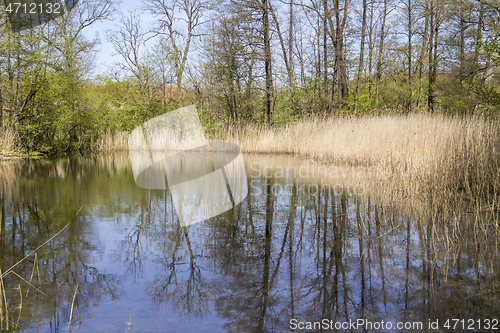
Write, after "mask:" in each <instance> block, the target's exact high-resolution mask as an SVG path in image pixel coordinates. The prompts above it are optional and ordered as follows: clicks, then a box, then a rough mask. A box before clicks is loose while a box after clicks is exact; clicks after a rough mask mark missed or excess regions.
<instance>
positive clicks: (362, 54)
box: [354, 0, 366, 116]
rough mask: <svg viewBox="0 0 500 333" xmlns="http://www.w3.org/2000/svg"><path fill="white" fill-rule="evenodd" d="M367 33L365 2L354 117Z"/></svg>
mask: <svg viewBox="0 0 500 333" xmlns="http://www.w3.org/2000/svg"><path fill="white" fill-rule="evenodd" d="M365 31H366V0H363V21H362V23H361V47H360V49H359V66H358V78H357V80H356V99H355V101H354V115H355V116H357V115H358V106H359V90H360V88H361V75H362V74H363V58H364V52H365Z"/></svg>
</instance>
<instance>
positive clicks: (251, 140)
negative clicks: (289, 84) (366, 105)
mask: <svg viewBox="0 0 500 333" xmlns="http://www.w3.org/2000/svg"><path fill="white" fill-rule="evenodd" d="M218 139H221V140H224V141H231V142H235V143H237V144H239V145H240V147H242V150H243V151H244V152H249V153H273V154H274V153H287V154H293V155H298V156H301V157H304V158H308V159H312V160H318V161H320V162H323V163H328V164H337V165H338V164H340V165H356V166H370V167H372V168H373V167H375V168H377V169H378V171H377V172H376V173H372V174H377V175H384V177H380V178H379V179H373V180H372V181H375V183H376V184H377V186H375V187H373V188H372V191H373V192H379V194H380V195H382V196H384V197H389V198H391V199H395V200H399V199H410V201H418V202H427V203H428V202H436V203H437V202H438V201H439V202H441V203H442V204H446V205H447V206H450V203H451V202H452V201H453V202H457V201H460V202H464V201H466V202H474V203H481V204H482V205H483V206H485V205H487V206H488V205H489V206H490V207H491V206H496V205H497V204H498V197H497V195H498V193H499V192H500V167H499V166H500V165H499V164H500V131H499V127H498V125H497V124H494V123H493V122H490V121H488V120H485V119H482V118H449V117H445V116H440V115H439V116H438V115H435V116H429V115H418V114H412V115H408V116H394V115H388V116H377V117H366V118H359V119H357V118H329V119H312V120H307V121H303V122H299V123H295V124H291V125H288V126H286V127H284V128H280V129H270V128H258V127H255V126H254V127H252V126H249V127H245V128H243V129H240V130H231V131H228V132H225V133H219V135H218Z"/></svg>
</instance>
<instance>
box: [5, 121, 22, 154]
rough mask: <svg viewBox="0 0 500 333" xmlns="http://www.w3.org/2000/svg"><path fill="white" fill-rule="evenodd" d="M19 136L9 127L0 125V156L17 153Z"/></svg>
mask: <svg viewBox="0 0 500 333" xmlns="http://www.w3.org/2000/svg"><path fill="white" fill-rule="evenodd" d="M18 142H19V137H18V136H17V134H16V132H15V131H14V130H12V129H11V128H1V127H0V156H4V157H9V156H12V155H16V154H18V153H19V150H18V148H17V147H18V145H17V144H18Z"/></svg>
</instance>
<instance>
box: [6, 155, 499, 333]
mask: <svg viewBox="0 0 500 333" xmlns="http://www.w3.org/2000/svg"><path fill="white" fill-rule="evenodd" d="M243 159H244V164H245V170H246V175H247V185H248V196H247V197H246V198H245V199H244V200H243V202H241V203H240V204H238V205H236V206H235V207H234V208H233V209H230V210H228V211H226V212H225V213H223V214H221V215H218V216H216V217H213V218H210V219H208V220H205V221H202V222H199V223H194V224H191V225H189V226H187V227H186V226H182V225H181V224H180V223H179V219H178V217H177V214H176V211H175V209H174V205H173V201H172V196H171V195H170V192H169V191H168V190H147V189H142V188H140V187H139V186H137V185H136V183H135V181H134V176H133V173H132V168H131V165H130V161H129V157H128V155H127V154H109V155H99V154H96V155H85V156H69V157H68V156H62V157H57V158H54V159H50V160H32V161H15V162H3V163H2V164H1V165H0V186H1V187H0V209H1V215H0V218H1V234H0V268H1V272H2V274H4V273H5V272H6V271H7V273H8V274H4V277H3V279H2V281H1V283H2V284H1V285H2V286H3V287H2V288H1V289H2V293H0V294H1V296H0V300H1V302H0V304H1V305H0V308H1V309H2V310H1V311H2V312H0V314H1V318H2V321H1V323H0V324H1V329H3V330H7V329H9V328H12V327H15V326H20V327H21V329H19V330H18V331H21V332H70V331H71V332H300V331H311V332H337V331H338V332H421V331H426V332H441V331H442V332H450V331H457V332H458V331H467V329H469V330H468V331H470V329H473V330H474V331H481V332H483V331H492V332H495V331H500V323H499V322H498V321H499V320H500V299H499V298H500V244H499V241H500V238H499V237H498V234H499V233H500V230H499V224H498V219H497V220H492V219H493V218H494V217H493V216H492V215H491V214H487V213H486V212H485V213H484V214H483V212H481V211H478V212H468V211H466V210H465V211H460V208H459V207H458V208H456V209H457V211H456V214H455V215H450V214H447V215H446V216H444V215H443V216H441V215H439V214H435V213H432V214H430V213H429V212H431V211H432V209H430V208H429V207H427V206H425V205H424V204H420V205H409V204H408V203H404V202H395V201H394V200H391V199H390V198H388V197H384V196H383V195H381V194H380V192H381V191H378V192H377V193H378V194H374V193H375V192H376V191H372V190H371V188H370V186H369V184H368V183H369V178H370V174H371V173H373V172H376V170H375V169H369V168H349V167H336V166H329V167H326V166H320V165H317V164H315V163H313V162H312V161H307V160H300V159H297V158H292V157H290V156H285V155H283V156H271V155H248V154H247V155H243ZM382 192H383V191H382ZM496 212H498V209H497V210H496ZM497 217H498V215H497ZM478 221H479V222H478ZM61 230H62V232H60V231H61ZM58 232H60V233H59V234H58ZM56 234H57V236H56V237H54V238H53V239H52V240H51V241H50V242H48V243H47V244H45V245H44V246H42V247H41V248H38V247H39V246H40V245H42V244H43V243H44V242H46V241H47V240H49V239H51V237H53V236H54V235H56ZM37 248H38V249H37ZM35 249H37V250H36V251H35V252H33V251H34V250H35ZM31 252H33V253H32V254H31V255H30V256H28V257H27V258H26V259H25V260H23V261H21V262H19V261H20V260H22V259H23V258H24V257H25V256H26V255H28V254H30V253H31ZM16 263H17V265H16V266H15V267H14V268H13V269H12V270H10V271H8V270H9V268H11V267H12V266H13V265H15V264H16ZM70 317H71V325H70V326H68V323H69V321H70Z"/></svg>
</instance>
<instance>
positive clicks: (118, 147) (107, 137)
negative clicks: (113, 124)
mask: <svg viewBox="0 0 500 333" xmlns="http://www.w3.org/2000/svg"><path fill="white" fill-rule="evenodd" d="M128 136H129V133H127V132H116V133H109V132H108V133H106V134H104V135H102V136H101V137H100V138H99V139H96V140H94V141H93V142H92V150H93V151H98V152H111V151H126V150H128Z"/></svg>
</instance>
